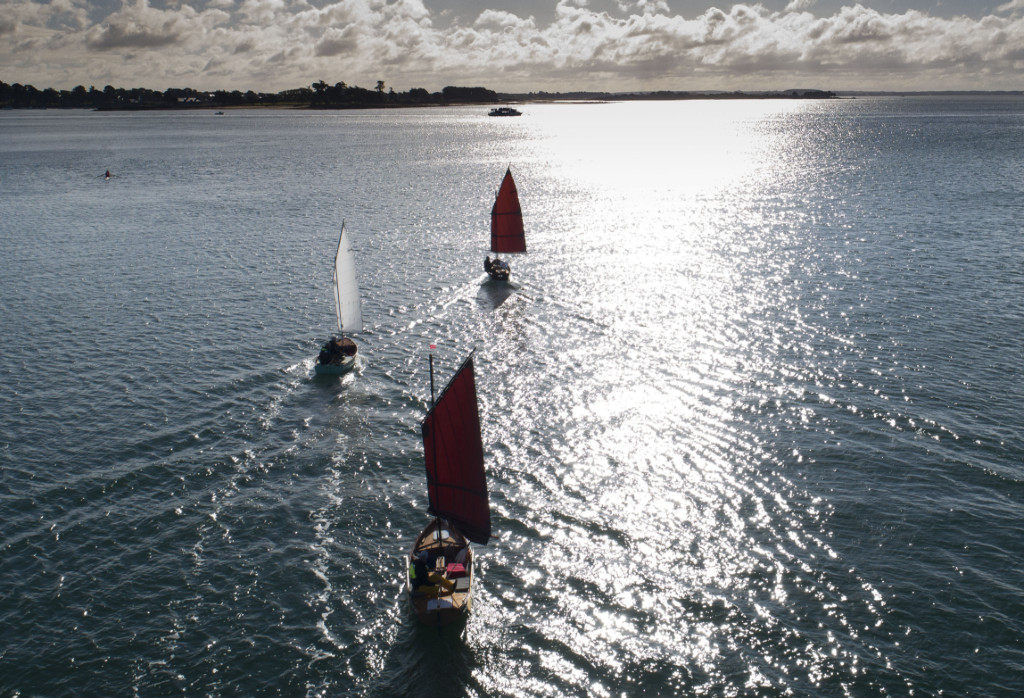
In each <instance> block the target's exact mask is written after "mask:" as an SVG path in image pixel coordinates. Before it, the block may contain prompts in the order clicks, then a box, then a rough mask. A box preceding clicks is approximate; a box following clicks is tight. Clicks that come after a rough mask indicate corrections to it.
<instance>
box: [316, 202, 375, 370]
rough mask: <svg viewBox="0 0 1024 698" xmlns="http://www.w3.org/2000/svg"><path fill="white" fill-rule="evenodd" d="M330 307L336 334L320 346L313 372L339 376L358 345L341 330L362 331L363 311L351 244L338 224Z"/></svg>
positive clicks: (352, 363) (353, 360)
mask: <svg viewBox="0 0 1024 698" xmlns="http://www.w3.org/2000/svg"><path fill="white" fill-rule="evenodd" d="M333 285H334V310H335V312H336V313H337V316H338V333H339V334H338V336H337V337H331V339H330V340H328V342H327V343H326V344H324V346H323V347H322V348H321V349H320V355H319V356H318V357H317V360H316V366H315V367H314V371H316V373H317V375H328V376H340V375H342V374H345V373H348V372H349V371H351V370H352V367H353V366H355V363H356V354H357V353H358V352H359V347H357V346H356V343H355V342H353V341H352V340H351V339H350V338H348V337H345V336H344V335H342V334H341V333H342V332H348V333H350V334H351V333H353V332H362V330H363V312H362V309H361V307H360V299H359V284H358V283H357V282H356V261H355V256H354V255H353V254H352V246H351V244H350V243H349V239H348V236H347V235H345V223H344V222H343V223H342V224H341V235H340V236H339V237H338V251H337V252H335V253H334V283H333Z"/></svg>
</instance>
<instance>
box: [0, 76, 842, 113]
mask: <svg viewBox="0 0 1024 698" xmlns="http://www.w3.org/2000/svg"><path fill="white" fill-rule="evenodd" d="M837 97H838V95H836V93H834V92H829V91H825V90H809V89H790V90H780V91H765V92H724V91H694V92H676V91H657V92H528V93H500V92H495V91H494V90H489V89H487V88H485V87H445V88H444V89H443V90H441V91H440V92H428V91H427V90H425V89H423V88H421V87H416V88H413V89H411V90H408V91H406V92H395V91H394V89H387V88H386V86H385V84H384V81H383V80H378V81H377V85H376V86H375V87H374V89H366V88H363V87H358V86H355V85H347V84H345V83H344V82H339V83H335V84H334V85H328V84H327V83H326V82H324V81H323V80H320V81H318V82H315V83H313V84H312V85H310V86H309V87H299V88H296V89H292V90H284V91H282V92H273V93H269V92H254V91H252V90H249V91H247V92H241V91H239V90H232V91H228V90H215V91H207V90H194V89H191V88H187V87H185V88H170V89H167V90H164V91H163V92H160V91H159V90H150V89H146V88H142V87H135V88H131V89H125V88H120V87H112V86H110V85H107V86H106V87H104V88H103V89H97V88H95V87H89V88H86V87H84V86H82V85H79V86H77V87H75V88H74V89H71V90H56V89H54V88H52V87H48V88H46V89H43V90H39V89H36V88H35V87H33V86H32V85H21V84H18V83H15V84H13V85H8V84H7V83H5V82H2V81H0V108H3V109H95V110H99V111H126V110H148V109H223V108H231V107H283V108H292V109H381V108H398V107H420V106H447V105H459V104H497V103H501V102H599V101H636V100H682V99H836V98H837Z"/></svg>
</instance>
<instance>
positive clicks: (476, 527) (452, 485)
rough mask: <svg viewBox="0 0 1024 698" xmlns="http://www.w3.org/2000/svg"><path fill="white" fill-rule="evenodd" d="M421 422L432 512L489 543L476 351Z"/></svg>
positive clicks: (481, 541)
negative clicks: (474, 363)
mask: <svg viewBox="0 0 1024 698" xmlns="http://www.w3.org/2000/svg"><path fill="white" fill-rule="evenodd" d="M421 426H422V431H423V455H424V456H425V458H426V463H427V492H428V494H429V496H430V509H429V511H430V513H431V514H433V515H434V516H438V517H440V518H442V519H447V520H449V521H451V522H452V523H454V524H455V525H456V526H457V527H458V529H459V530H460V531H462V533H463V535H465V536H466V538H468V539H470V540H471V541H473V542H474V543H481V544H484V545H486V543H487V541H488V539H490V537H491V509H490V505H489V503H488V499H487V478H486V477H485V475H484V447H483V442H482V441H481V439H480V414H479V412H478V411H477V404H476V380H475V378H474V374H473V356H472V355H470V357H469V358H468V359H466V361H465V362H464V363H463V364H462V367H461V368H460V369H459V371H458V373H456V374H455V377H454V378H452V380H451V382H450V383H448V386H447V387H446V388H445V389H444V392H442V393H441V397H440V398H439V399H438V400H437V402H436V403H435V405H434V407H433V409H431V410H430V412H429V413H428V414H427V417H426V419H424V420H423V424H422V425H421Z"/></svg>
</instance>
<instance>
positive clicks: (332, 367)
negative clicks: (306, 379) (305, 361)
mask: <svg viewBox="0 0 1024 698" xmlns="http://www.w3.org/2000/svg"><path fill="white" fill-rule="evenodd" d="M355 365H356V357H354V356H348V357H345V359H343V360H342V361H341V362H339V363H334V364H322V363H319V362H318V363H317V364H316V365H315V366H314V367H313V370H314V371H315V372H316V375H318V376H343V375H345V374H346V373H348V372H349V371H351V370H352V369H353V368H354V367H355Z"/></svg>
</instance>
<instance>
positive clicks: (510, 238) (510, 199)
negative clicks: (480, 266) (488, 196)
mask: <svg viewBox="0 0 1024 698" xmlns="http://www.w3.org/2000/svg"><path fill="white" fill-rule="evenodd" d="M491 252H494V253H495V258H494V260H491V257H490V255H488V256H487V259H485V260H484V271H486V272H487V275H488V276H490V277H491V278H492V279H495V280H498V281H507V280H508V277H509V274H511V273H512V270H511V268H510V267H509V265H508V262H506V261H505V260H503V259H501V257H500V256H498V255H502V254H506V253H518V252H526V235H525V233H524V232H523V208H522V206H520V205H519V192H518V191H517V190H516V182H515V180H514V179H512V168H511V167H509V168H508V169H507V170H505V178H504V179H502V180H501V188H500V189H498V195H497V196H496V197H495V199H494V206H493V207H492V208H491Z"/></svg>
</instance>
